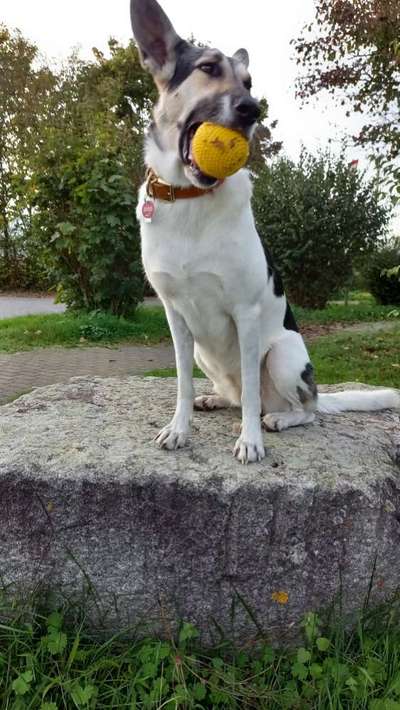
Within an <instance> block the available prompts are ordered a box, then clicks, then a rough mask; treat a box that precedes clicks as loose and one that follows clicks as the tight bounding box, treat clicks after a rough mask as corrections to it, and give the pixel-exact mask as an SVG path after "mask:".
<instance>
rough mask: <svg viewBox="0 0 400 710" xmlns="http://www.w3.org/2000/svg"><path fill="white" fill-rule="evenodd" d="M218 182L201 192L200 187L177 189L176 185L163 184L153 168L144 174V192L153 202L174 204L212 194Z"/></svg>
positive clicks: (192, 186)
mask: <svg viewBox="0 0 400 710" xmlns="http://www.w3.org/2000/svg"><path fill="white" fill-rule="evenodd" d="M221 182H222V181H220V182H219V183H217V185H214V187H209V188H207V189H205V190H202V189H201V188H200V187H195V186H194V185H191V187H179V186H177V185H170V184H169V183H168V182H164V180H161V178H159V177H158V175H157V174H156V173H155V172H154V170H153V168H148V169H147V172H146V192H147V195H148V196H149V197H152V198H153V200H164V202H175V200H187V199H189V198H190V197H203V195H207V193H209V192H213V191H214V190H215V188H216V187H218V185H221Z"/></svg>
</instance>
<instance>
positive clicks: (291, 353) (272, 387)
mask: <svg viewBox="0 0 400 710" xmlns="http://www.w3.org/2000/svg"><path fill="white" fill-rule="evenodd" d="M261 389H262V409H263V414H264V416H263V424H264V426H265V428H266V429H268V430H269V431H282V429H287V428H288V427H292V426H299V425H300V424H310V423H311V422H313V421H314V418H315V414H314V412H315V409H316V406H317V387H316V385H315V382H314V377H313V368H312V365H311V363H310V361H309V357H308V353H307V349H306V347H305V345H304V342H303V339H302V337H301V335H300V334H299V333H296V332H294V331H288V333H287V334H285V335H284V336H282V338H280V339H279V340H278V341H276V342H275V343H274V345H273V346H272V347H271V349H270V350H269V352H268V354H267V356H266V359H265V365H264V368H263V371H262V387H261Z"/></svg>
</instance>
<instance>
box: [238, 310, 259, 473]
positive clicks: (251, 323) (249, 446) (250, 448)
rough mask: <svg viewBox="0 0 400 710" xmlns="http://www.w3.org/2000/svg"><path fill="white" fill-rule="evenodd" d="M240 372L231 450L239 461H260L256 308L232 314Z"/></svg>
mask: <svg viewBox="0 0 400 710" xmlns="http://www.w3.org/2000/svg"><path fill="white" fill-rule="evenodd" d="M235 322H236V328H237V331H238V337H239V346H240V360H241V374H242V432H241V434H240V436H239V438H238V440H237V442H236V444H235V448H234V450H233V453H234V455H235V456H236V458H238V459H239V461H241V462H242V463H251V462H253V461H261V459H263V458H264V456H265V450H264V445H263V439H262V431H261V420H260V415H261V394H260V360H261V358H260V334H259V313H258V309H251V310H250V309H243V310H240V312H238V313H236V315H235Z"/></svg>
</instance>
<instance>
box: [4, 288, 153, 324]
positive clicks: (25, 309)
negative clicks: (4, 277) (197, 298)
mask: <svg viewBox="0 0 400 710" xmlns="http://www.w3.org/2000/svg"><path fill="white" fill-rule="evenodd" d="M141 305H143V306H161V301H160V300H159V299H158V298H155V297H148V298H145V299H144V301H143V303H142V304H141ZM65 310H66V306H65V305H64V304H63V303H54V297H53V296H42V295H40V294H38V295H37V296H35V295H29V296H19V295H15V294H0V320H1V319H2V318H15V317H16V316H33V315H41V314H42V313H43V314H44V313H64V312H65Z"/></svg>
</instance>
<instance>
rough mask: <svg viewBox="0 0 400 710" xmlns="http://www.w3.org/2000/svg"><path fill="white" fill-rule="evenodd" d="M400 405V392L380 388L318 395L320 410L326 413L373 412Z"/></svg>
mask: <svg viewBox="0 0 400 710" xmlns="http://www.w3.org/2000/svg"><path fill="white" fill-rule="evenodd" d="M397 407H400V394H399V393H398V392H396V390H389V389H387V390H386V389H380V390H374V391H372V392H368V390H365V391H364V390H362V391H358V390H348V391H347V392H334V393H331V394H320V395H319V397H318V411H319V412H323V413H324V414H337V413H338V412H351V411H357V412H373V411H376V410H379V409H396V408H397Z"/></svg>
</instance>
